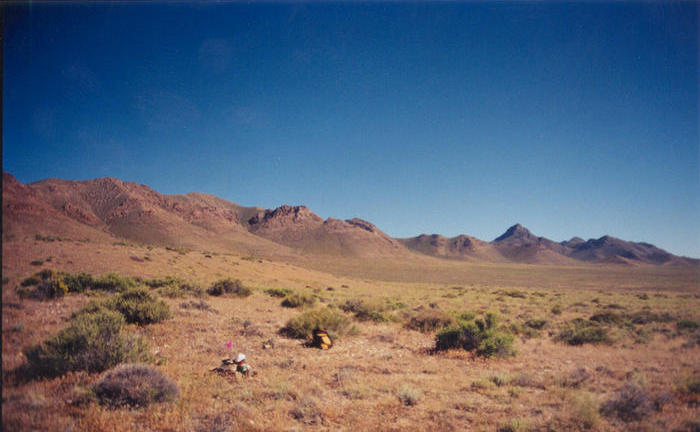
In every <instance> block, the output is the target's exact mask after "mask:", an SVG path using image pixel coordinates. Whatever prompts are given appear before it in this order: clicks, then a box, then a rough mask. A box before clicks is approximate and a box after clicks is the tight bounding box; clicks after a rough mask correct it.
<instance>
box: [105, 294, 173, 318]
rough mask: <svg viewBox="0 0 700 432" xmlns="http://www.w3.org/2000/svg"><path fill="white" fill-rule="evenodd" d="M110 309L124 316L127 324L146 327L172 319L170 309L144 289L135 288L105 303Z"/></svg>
mask: <svg viewBox="0 0 700 432" xmlns="http://www.w3.org/2000/svg"><path fill="white" fill-rule="evenodd" d="M105 305H106V307H107V308H109V309H113V310H116V311H117V312H119V313H121V314H122V315H124V318H125V319H126V322H128V323H133V324H139V325H146V324H152V323H157V322H160V321H163V320H166V319H168V318H170V308H169V307H168V305H167V304H165V302H164V301H163V300H157V299H156V298H155V297H154V296H153V294H151V293H150V292H149V291H147V290H145V289H144V288H134V289H130V290H128V291H125V292H123V293H121V294H118V295H117V296H116V297H114V298H112V299H110V300H108V301H107V302H106V303H105Z"/></svg>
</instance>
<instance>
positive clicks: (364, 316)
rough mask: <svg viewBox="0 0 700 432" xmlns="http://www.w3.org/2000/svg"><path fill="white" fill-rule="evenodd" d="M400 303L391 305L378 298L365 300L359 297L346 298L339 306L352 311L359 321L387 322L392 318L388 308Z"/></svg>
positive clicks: (397, 306) (390, 308)
mask: <svg viewBox="0 0 700 432" xmlns="http://www.w3.org/2000/svg"><path fill="white" fill-rule="evenodd" d="M399 307H401V306H400V305H392V304H389V303H387V302H381V301H378V300H374V301H365V300H359V299H350V300H347V301H346V302H345V303H344V304H343V305H341V306H340V308H341V309H342V310H344V311H345V312H352V313H354V314H355V318H356V319H358V320H359V321H374V322H389V321H391V320H392V319H393V316H392V315H391V313H390V310H393V309H397V308H399Z"/></svg>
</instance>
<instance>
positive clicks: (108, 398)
mask: <svg viewBox="0 0 700 432" xmlns="http://www.w3.org/2000/svg"><path fill="white" fill-rule="evenodd" d="M93 391H94V392H95V395H96V396H97V399H98V401H99V402H100V404H102V405H108V406H111V407H121V406H131V407H145V406H148V405H150V404H152V403H155V402H170V401H173V400H175V399H176V398H177V396H178V393H179V390H178V388H177V386H176V385H175V383H174V382H173V381H172V380H170V378H168V377H166V376H165V375H163V374H162V373H161V372H160V371H159V370H158V369H156V368H154V367H152V366H148V365H145V364H123V365H119V366H117V367H116V368H114V369H111V370H109V371H107V373H105V375H104V376H103V377H102V378H100V379H99V381H97V383H95V385H94V387H93Z"/></svg>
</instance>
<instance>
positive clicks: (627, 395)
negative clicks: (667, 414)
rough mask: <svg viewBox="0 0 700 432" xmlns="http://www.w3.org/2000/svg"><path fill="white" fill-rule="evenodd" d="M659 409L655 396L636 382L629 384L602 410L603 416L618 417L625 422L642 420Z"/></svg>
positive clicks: (606, 403)
mask: <svg viewBox="0 0 700 432" xmlns="http://www.w3.org/2000/svg"><path fill="white" fill-rule="evenodd" d="M657 408H658V404H657V401H655V399H654V397H653V395H652V394H651V393H650V392H649V391H648V390H647V389H645V388H644V387H642V386H641V385H639V384H637V383H635V382H631V381H630V382H627V383H625V385H623V386H622V387H621V388H620V389H619V390H618V391H617V392H616V394H615V396H614V397H613V398H612V399H610V400H608V401H606V402H605V403H604V404H603V406H602V407H601V408H600V412H601V413H602V414H603V415H606V416H609V417H617V418H619V419H620V420H622V421H624V422H631V421H637V420H641V419H642V418H644V417H647V416H648V415H650V414H651V413H652V411H654V410H656V409H657Z"/></svg>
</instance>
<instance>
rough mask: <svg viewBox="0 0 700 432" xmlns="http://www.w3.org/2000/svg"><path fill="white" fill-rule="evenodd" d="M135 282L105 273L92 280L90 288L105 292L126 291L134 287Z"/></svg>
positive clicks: (127, 277)
mask: <svg viewBox="0 0 700 432" xmlns="http://www.w3.org/2000/svg"><path fill="white" fill-rule="evenodd" d="M136 285H138V284H137V282H136V280H134V279H133V278H131V277H129V276H122V275H119V274H116V273H107V274H106V275H104V276H100V277H99V278H97V279H94V280H93V284H92V288H94V289H99V290H105V291H117V292H122V291H126V290H128V289H129V288H134V287H136Z"/></svg>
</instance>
